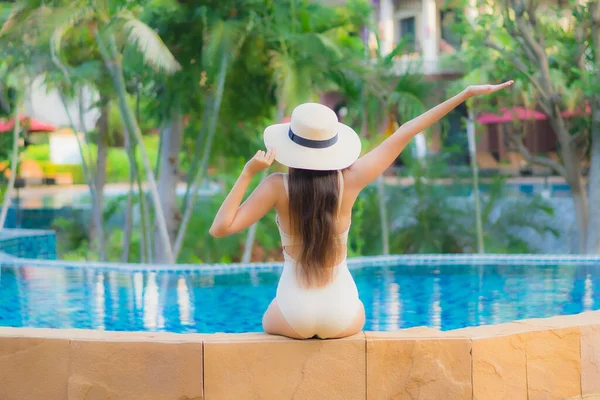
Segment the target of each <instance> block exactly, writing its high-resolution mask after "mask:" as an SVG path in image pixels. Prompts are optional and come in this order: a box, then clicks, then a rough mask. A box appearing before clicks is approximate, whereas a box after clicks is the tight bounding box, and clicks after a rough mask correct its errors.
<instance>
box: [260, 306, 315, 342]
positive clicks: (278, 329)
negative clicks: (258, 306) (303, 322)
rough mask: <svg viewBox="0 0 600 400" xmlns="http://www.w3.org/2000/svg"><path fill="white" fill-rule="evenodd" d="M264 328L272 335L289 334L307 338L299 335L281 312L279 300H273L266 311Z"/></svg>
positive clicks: (297, 337) (294, 336) (296, 337)
mask: <svg viewBox="0 0 600 400" xmlns="http://www.w3.org/2000/svg"><path fill="white" fill-rule="evenodd" d="M262 325H263V329H264V331H265V332H266V333H269V334H271V335H281V336H287V337H289V338H292V339H306V338H303V337H302V336H300V335H298V334H297V333H296V331H295V330H294V329H293V328H292V327H291V326H290V324H288V322H287V321H286V320H285V317H284V316H283V314H282V313H281V310H280V309H279V306H278V305H277V300H273V301H272V302H271V304H270V305H269V308H267V311H265V315H263V320H262Z"/></svg>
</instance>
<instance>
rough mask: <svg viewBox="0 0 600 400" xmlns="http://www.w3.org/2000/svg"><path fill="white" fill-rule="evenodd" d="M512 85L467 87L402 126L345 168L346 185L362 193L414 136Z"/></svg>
mask: <svg viewBox="0 0 600 400" xmlns="http://www.w3.org/2000/svg"><path fill="white" fill-rule="evenodd" d="M512 83H513V81H508V82H505V83H502V84H500V85H477V86H469V87H468V88H467V89H465V90H463V91H462V92H460V93H459V94H457V95H456V96H454V97H452V98H450V99H448V100H446V101H445V102H443V103H441V104H439V105H437V106H435V107H434V108H432V109H430V110H429V111H427V112H425V113H423V114H421V115H419V116H418V117H417V118H415V119H412V120H410V121H408V122H407V123H405V124H403V125H402V126H401V127H400V128H398V129H397V130H396V132H394V133H393V134H392V135H391V136H390V137H388V138H387V139H386V140H384V141H383V142H382V143H381V144H380V145H379V146H377V147H376V148H374V149H373V150H371V151H370V152H368V153H367V154H365V155H364V156H362V157H361V158H359V159H358V160H357V161H356V162H355V163H354V164H352V166H350V168H348V170H347V171H346V172H345V174H344V178H345V182H346V184H347V185H350V186H351V187H353V188H355V189H357V190H358V191H360V190H362V189H363V188H364V187H365V186H367V185H368V184H369V183H371V182H373V181H374V180H375V179H376V178H377V177H378V176H379V175H381V174H382V173H383V172H384V171H385V170H386V169H387V168H389V167H390V165H392V163H393V162H394V160H396V158H397V157H398V156H399V155H400V153H401V152H402V150H404V148H405V147H406V145H407V144H408V143H409V142H410V141H411V139H412V138H413V137H414V136H415V135H416V134H417V133H419V132H422V131H424V130H425V129H427V128H429V127H430V126H431V125H433V124H435V123H436V122H438V121H439V120H440V119H442V118H443V117H444V116H445V115H446V114H448V113H449V112H450V111H452V110H453V109H455V108H456V107H457V106H459V105H460V104H462V103H463V102H465V101H466V100H467V99H469V98H471V97H474V96H479V95H483V94H490V93H494V92H497V91H498V90H501V89H504V88H506V87H508V86H510V85H512Z"/></svg>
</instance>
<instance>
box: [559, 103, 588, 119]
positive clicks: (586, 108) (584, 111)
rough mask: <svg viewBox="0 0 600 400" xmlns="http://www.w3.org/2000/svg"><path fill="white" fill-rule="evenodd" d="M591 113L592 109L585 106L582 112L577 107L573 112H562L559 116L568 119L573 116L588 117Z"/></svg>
mask: <svg viewBox="0 0 600 400" xmlns="http://www.w3.org/2000/svg"><path fill="white" fill-rule="evenodd" d="M591 113H592V108H591V107H590V106H589V104H588V105H587V106H585V110H582V109H581V107H578V108H576V109H575V110H573V111H563V112H562V113H560V115H562V116H563V117H565V118H570V117H573V116H575V115H577V116H580V115H582V114H585V115H590V114H591Z"/></svg>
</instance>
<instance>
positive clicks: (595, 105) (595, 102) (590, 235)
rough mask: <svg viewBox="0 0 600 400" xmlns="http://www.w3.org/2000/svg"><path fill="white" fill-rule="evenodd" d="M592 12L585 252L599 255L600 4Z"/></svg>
mask: <svg viewBox="0 0 600 400" xmlns="http://www.w3.org/2000/svg"><path fill="white" fill-rule="evenodd" d="M590 11H591V12H592V42H593V43H594V48H595V52H594V53H595V56H596V60H595V61H596V92H595V93H594V95H593V96H592V134H591V136H592V138H591V139H592V142H591V148H590V156H591V165H590V172H589V180H588V182H589V186H590V197H589V203H590V204H593V205H594V206H592V207H590V211H589V214H590V215H589V223H588V231H587V245H586V252H587V253H588V254H600V94H598V92H597V91H598V89H600V4H598V1H595V2H594V3H593V4H590Z"/></svg>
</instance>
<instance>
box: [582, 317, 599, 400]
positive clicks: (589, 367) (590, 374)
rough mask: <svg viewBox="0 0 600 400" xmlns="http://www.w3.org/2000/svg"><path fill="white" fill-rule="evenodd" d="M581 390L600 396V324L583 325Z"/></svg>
mask: <svg viewBox="0 0 600 400" xmlns="http://www.w3.org/2000/svg"><path fill="white" fill-rule="evenodd" d="M581 391H582V392H583V393H582V394H583V395H592V394H597V395H598V397H599V398H600V325H590V326H583V327H581Z"/></svg>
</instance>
